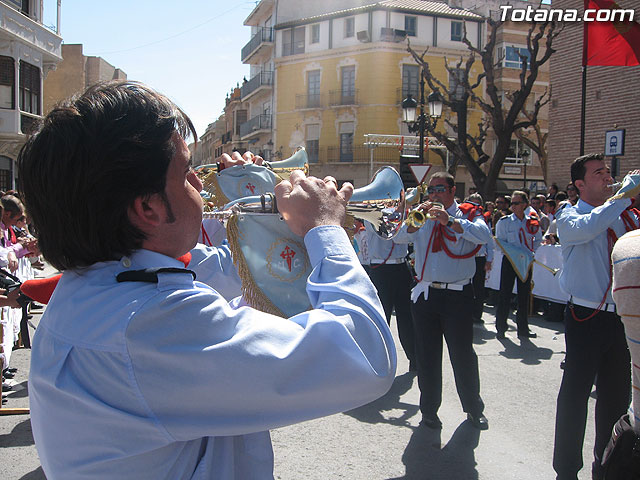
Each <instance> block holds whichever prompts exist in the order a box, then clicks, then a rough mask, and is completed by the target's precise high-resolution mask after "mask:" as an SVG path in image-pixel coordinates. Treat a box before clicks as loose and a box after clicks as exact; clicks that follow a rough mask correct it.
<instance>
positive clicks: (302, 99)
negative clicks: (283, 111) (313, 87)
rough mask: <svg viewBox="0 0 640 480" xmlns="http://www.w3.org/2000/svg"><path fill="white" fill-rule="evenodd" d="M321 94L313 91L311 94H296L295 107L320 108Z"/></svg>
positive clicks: (321, 102) (298, 108) (300, 108)
mask: <svg viewBox="0 0 640 480" xmlns="http://www.w3.org/2000/svg"><path fill="white" fill-rule="evenodd" d="M322 104H323V101H322V95H320V94H319V93H314V94H311V95H296V109H297V110H302V109H304V108H320V107H322Z"/></svg>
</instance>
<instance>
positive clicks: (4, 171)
mask: <svg viewBox="0 0 640 480" xmlns="http://www.w3.org/2000/svg"><path fill="white" fill-rule="evenodd" d="M12 164H13V161H12V160H11V159H10V158H9V157H5V156H4V155H0V189H2V190H4V191H5V192H6V191H7V190H11V189H12V188H13V187H12V186H11V166H12Z"/></svg>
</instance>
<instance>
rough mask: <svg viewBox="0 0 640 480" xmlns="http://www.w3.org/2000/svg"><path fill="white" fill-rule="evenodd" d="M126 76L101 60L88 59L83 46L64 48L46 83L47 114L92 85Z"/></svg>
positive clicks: (98, 58)
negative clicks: (60, 103) (59, 60)
mask: <svg viewBox="0 0 640 480" xmlns="http://www.w3.org/2000/svg"><path fill="white" fill-rule="evenodd" d="M126 79H127V74H126V73H125V72H123V71H122V70H120V69H119V68H116V67H114V66H113V65H111V64H110V63H109V62H107V61H106V60H104V59H103V58H101V57H92V56H86V55H84V54H83V53H82V45H80V44H75V45H74V44H65V45H62V62H60V64H59V65H58V68H57V69H56V70H55V71H54V72H51V74H49V75H48V76H47V78H46V80H45V82H44V113H45V114H46V113H47V112H49V111H50V110H51V109H52V108H53V107H54V106H55V105H56V104H57V103H58V102H60V101H62V100H65V99H67V98H69V97H71V96H72V95H74V94H76V93H81V92H83V91H84V90H86V89H87V87H89V86H90V85H93V84H95V83H98V82H105V81H109V80H126Z"/></svg>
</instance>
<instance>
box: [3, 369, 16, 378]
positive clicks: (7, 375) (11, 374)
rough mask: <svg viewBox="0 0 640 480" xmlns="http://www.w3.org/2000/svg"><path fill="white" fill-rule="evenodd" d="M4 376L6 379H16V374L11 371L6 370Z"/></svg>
mask: <svg viewBox="0 0 640 480" xmlns="http://www.w3.org/2000/svg"><path fill="white" fill-rule="evenodd" d="M2 376H3V377H4V378H13V377H15V376H16V374H15V373H11V372H9V371H7V370H5V371H4V372H2Z"/></svg>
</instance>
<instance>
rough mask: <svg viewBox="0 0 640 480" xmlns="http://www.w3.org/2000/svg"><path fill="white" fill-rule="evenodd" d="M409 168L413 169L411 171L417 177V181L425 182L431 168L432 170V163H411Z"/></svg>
mask: <svg viewBox="0 0 640 480" xmlns="http://www.w3.org/2000/svg"><path fill="white" fill-rule="evenodd" d="M409 168H410V169H411V173H413V176H414V177H415V179H416V182H418V183H419V184H420V183H424V181H425V180H426V179H427V175H428V174H429V170H431V165H429V164H428V163H427V164H422V163H410V164H409Z"/></svg>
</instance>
